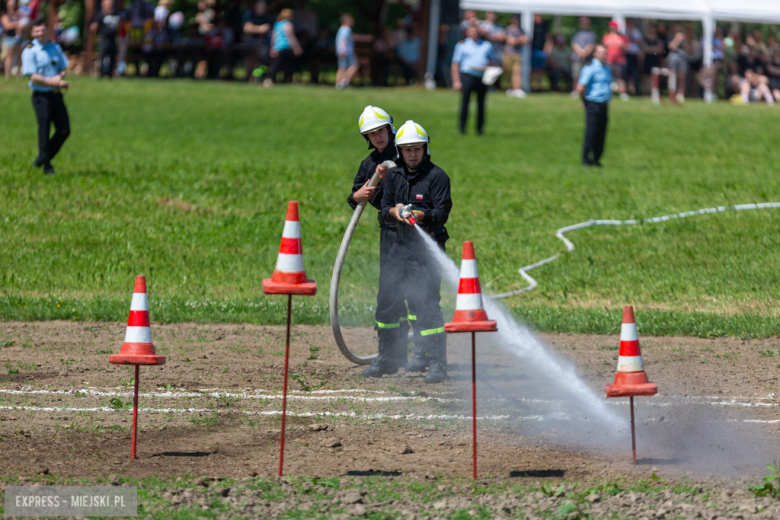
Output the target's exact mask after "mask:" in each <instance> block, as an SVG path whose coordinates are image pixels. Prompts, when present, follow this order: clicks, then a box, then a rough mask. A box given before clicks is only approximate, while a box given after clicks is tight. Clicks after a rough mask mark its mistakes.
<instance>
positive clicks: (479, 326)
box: [444, 240, 498, 332]
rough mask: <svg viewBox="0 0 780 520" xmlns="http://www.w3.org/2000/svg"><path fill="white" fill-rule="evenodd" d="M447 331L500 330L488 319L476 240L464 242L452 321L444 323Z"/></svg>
mask: <svg viewBox="0 0 780 520" xmlns="http://www.w3.org/2000/svg"><path fill="white" fill-rule="evenodd" d="M444 330H445V331H447V332H492V331H495V330H498V329H497V328H496V322H495V321H492V320H488V316H487V313H486V312H485V308H484V306H483V303H482V287H481V286H480V284H479V271H478V270H477V257H476V255H475V254H474V242H472V241H471V240H467V241H465V242H463V258H462V259H461V262H460V282H459V283H458V296H457V299H456V301H455V314H454V315H453V316H452V321H451V322H449V323H446V324H445V325H444Z"/></svg>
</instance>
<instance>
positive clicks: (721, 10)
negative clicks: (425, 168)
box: [460, 0, 780, 85]
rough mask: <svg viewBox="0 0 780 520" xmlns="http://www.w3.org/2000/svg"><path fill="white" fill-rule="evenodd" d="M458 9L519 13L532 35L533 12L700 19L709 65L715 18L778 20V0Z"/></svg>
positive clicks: (480, 0) (490, 1)
mask: <svg viewBox="0 0 780 520" xmlns="http://www.w3.org/2000/svg"><path fill="white" fill-rule="evenodd" d="M460 7H461V9H474V10H478V11H497V12H502V13H519V14H522V27H523V31H524V32H525V33H526V35H528V37H529V38H531V37H533V31H534V22H533V15H534V14H553V15H568V16H579V15H584V16H601V17H610V18H613V19H615V20H617V21H618V23H619V24H620V26H621V28H622V27H623V25H624V23H625V19H626V18H650V19H654V20H700V21H701V22H702V28H703V32H704V34H703V40H704V41H703V51H704V56H703V58H704V64H705V65H710V64H712V35H713V31H714V29H715V21H716V20H722V21H738V22H757V23H780V0H460ZM530 67H531V46H530V44H528V45H525V46H524V48H523V84H524V85H528V84H529V78H530V73H531V68H530Z"/></svg>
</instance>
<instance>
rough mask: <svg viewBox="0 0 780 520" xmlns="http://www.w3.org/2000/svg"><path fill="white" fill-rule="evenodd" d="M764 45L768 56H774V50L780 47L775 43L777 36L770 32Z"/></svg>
mask: <svg viewBox="0 0 780 520" xmlns="http://www.w3.org/2000/svg"><path fill="white" fill-rule="evenodd" d="M766 46H767V49H768V50H769V55H770V56H774V55H775V51H776V50H778V49H780V44H778V43H777V37H776V36H775V35H774V34H770V35H769V38H767V39H766Z"/></svg>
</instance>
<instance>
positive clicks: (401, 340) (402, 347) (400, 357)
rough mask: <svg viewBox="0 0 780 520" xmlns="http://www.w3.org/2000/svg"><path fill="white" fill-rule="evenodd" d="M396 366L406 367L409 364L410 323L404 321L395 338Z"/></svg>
mask: <svg viewBox="0 0 780 520" xmlns="http://www.w3.org/2000/svg"><path fill="white" fill-rule="evenodd" d="M395 341H396V345H395V364H396V366H397V367H398V368H401V367H405V366H406V364H407V363H408V362H409V354H408V347H409V322H408V321H402V322H401V326H400V327H398V335H397V336H396V338H395Z"/></svg>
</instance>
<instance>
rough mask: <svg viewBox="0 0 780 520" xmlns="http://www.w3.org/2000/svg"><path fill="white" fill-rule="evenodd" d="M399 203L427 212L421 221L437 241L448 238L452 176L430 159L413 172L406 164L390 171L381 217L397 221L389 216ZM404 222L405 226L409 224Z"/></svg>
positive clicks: (387, 177) (389, 221) (386, 181)
mask: <svg viewBox="0 0 780 520" xmlns="http://www.w3.org/2000/svg"><path fill="white" fill-rule="evenodd" d="M399 204H403V205H407V204H411V205H412V208H414V209H415V210H418V211H423V212H425V218H424V219H423V220H422V222H418V224H419V225H420V226H422V228H423V229H425V231H427V232H428V233H429V234H430V235H431V236H433V238H434V239H436V241H437V242H440V243H442V244H443V243H444V242H445V241H446V240H447V239H448V238H449V235H447V229H446V228H445V227H444V224H446V223H447V219H448V218H449V216H450V211H451V210H452V198H451V197H450V178H449V177H448V176H447V174H446V173H444V170H442V169H441V168H439V167H438V166H436V165H435V164H433V163H432V162H431V161H430V160H429V159H426V160H425V161H424V162H423V163H422V164H421V165H420V167H419V168H418V169H417V171H415V172H410V171H409V170H408V169H407V168H406V166H404V165H401V166H399V167H397V168H392V169H391V170H390V171H388V172H387V176H386V177H385V181H384V189H383V193H382V209H381V219H382V221H384V222H385V223H388V224H390V223H393V222H395V223H398V221H397V220H396V219H395V218H393V217H392V216H390V210H391V209H392V208H393V207H395V206H397V205H399ZM401 225H402V226H405V227H406V224H403V223H401Z"/></svg>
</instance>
